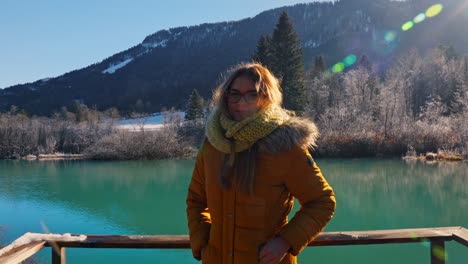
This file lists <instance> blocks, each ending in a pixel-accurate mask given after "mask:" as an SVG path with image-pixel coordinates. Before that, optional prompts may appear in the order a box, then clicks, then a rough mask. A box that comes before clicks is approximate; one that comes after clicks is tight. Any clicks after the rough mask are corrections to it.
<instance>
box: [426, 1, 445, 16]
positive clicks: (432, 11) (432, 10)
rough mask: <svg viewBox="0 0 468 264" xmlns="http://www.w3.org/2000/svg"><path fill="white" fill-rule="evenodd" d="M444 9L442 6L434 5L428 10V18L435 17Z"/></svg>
mask: <svg viewBox="0 0 468 264" xmlns="http://www.w3.org/2000/svg"><path fill="white" fill-rule="evenodd" d="M442 8H444V7H443V6H442V4H436V5H433V6H431V7H429V8H428V9H427V10H426V16H427V17H435V16H437V15H438V14H439V13H440V12H441V11H442Z"/></svg>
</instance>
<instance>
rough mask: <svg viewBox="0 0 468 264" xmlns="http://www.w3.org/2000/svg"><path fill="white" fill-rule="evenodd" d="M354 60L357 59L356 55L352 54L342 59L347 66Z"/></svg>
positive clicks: (354, 61)
mask: <svg viewBox="0 0 468 264" xmlns="http://www.w3.org/2000/svg"><path fill="white" fill-rule="evenodd" d="M356 61H357V57H356V55H354V54H350V55H348V56H347V57H346V58H345V59H344V60H343V62H344V65H345V66H346V67H349V66H351V65H353V64H354V63H356Z"/></svg>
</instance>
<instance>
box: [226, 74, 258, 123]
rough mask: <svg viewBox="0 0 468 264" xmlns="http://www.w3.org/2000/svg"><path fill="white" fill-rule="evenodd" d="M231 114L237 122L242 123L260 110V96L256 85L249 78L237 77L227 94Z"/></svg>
mask: <svg viewBox="0 0 468 264" xmlns="http://www.w3.org/2000/svg"><path fill="white" fill-rule="evenodd" d="M227 102H228V110H229V114H230V115H231V117H232V118H233V119H234V120H235V121H242V120H243V119H245V118H247V117H249V116H251V115H252V114H254V113H255V112H256V111H257V110H259V109H260V105H259V94H258V92H257V89H256V88H255V83H254V82H253V81H251V80H250V79H249V78H248V77H247V76H239V77H237V78H236V79H235V80H234V81H233V82H232V84H231V89H230V90H229V91H228V94H227Z"/></svg>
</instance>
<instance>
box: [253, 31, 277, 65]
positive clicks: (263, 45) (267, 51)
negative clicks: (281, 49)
mask: <svg viewBox="0 0 468 264" xmlns="http://www.w3.org/2000/svg"><path fill="white" fill-rule="evenodd" d="M252 60H253V61H256V62H258V63H261V64H262V65H263V66H265V67H267V68H271V67H272V65H273V50H272V46H271V36H269V35H262V36H261V37H260V39H259V40H258V43H257V50H256V52H255V54H254V55H253V57H252Z"/></svg>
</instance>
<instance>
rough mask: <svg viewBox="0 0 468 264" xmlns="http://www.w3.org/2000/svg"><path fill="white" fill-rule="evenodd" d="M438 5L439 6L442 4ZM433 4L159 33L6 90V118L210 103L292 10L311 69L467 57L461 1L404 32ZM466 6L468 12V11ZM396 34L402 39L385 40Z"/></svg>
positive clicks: (349, 7)
mask: <svg viewBox="0 0 468 264" xmlns="http://www.w3.org/2000/svg"><path fill="white" fill-rule="evenodd" d="M439 2H440V1H439ZM439 2H436V1H432V0H407V1H390V0H372V1H370V0H342V1H339V2H335V3H309V4H298V5H294V6H288V7H282V8H277V9H272V10H268V11H265V12H262V13H260V14H258V15H257V16H255V17H253V18H246V19H243V20H240V21H230V22H220V23H212V24H201V25H198V26H191V27H178V28H171V29H168V30H161V31H158V32H156V33H154V34H152V35H149V36H147V37H146V38H145V39H144V40H143V42H142V43H140V44H138V45H136V46H134V47H131V48H129V49H128V50H125V51H122V52H120V53H117V54H114V55H112V56H111V57H109V58H107V59H105V60H103V61H102V62H99V63H96V64H93V65H90V66H88V67H86V68H83V69H79V70H75V71H72V72H69V73H66V74H64V75H61V76H59V77H56V78H50V79H43V80H38V81H36V82H33V83H27V84H21V85H15V86H11V87H8V88H5V89H3V90H0V111H5V110H8V109H9V108H10V106H11V105H16V106H18V107H19V108H20V109H24V110H25V111H27V112H28V113H33V114H38V115H49V114H51V113H53V112H54V111H58V110H59V109H60V108H61V107H62V106H66V107H68V108H70V106H71V104H72V102H74V101H78V102H81V103H85V104H86V105H88V106H96V107H97V108H98V109H106V108H109V107H117V108H119V109H120V110H122V111H124V112H125V111H132V110H139V111H147V112H157V111H160V110H161V108H162V107H172V106H174V107H176V108H183V107H184V106H185V104H186V100H187V99H188V96H189V95H190V93H191V91H192V90H193V89H194V88H196V89H197V90H198V91H199V92H200V94H201V95H202V96H204V97H205V98H208V97H210V95H211V91H212V90H213V89H214V88H215V86H216V84H217V83H218V81H219V77H220V74H221V73H222V72H224V71H225V70H226V69H227V68H228V67H230V66H233V65H235V64H237V63H239V62H241V61H245V60H249V59H250V57H251V55H252V54H253V52H254V51H255V47H256V44H257V41H258V39H259V37H260V36H261V35H262V34H271V32H272V31H273V29H274V27H275V25H276V23H277V20H278V17H279V15H280V14H281V12H283V11H287V12H288V14H289V16H290V17H291V20H292V22H293V24H294V26H295V29H296V31H297V32H298V34H299V37H300V39H301V41H302V43H303V50H304V59H305V65H306V69H310V67H311V65H312V64H313V62H314V57H315V56H316V55H320V54H323V55H324V56H325V58H326V61H327V64H328V65H329V66H331V65H332V64H334V63H336V62H338V61H340V60H342V59H343V58H344V57H345V56H347V55H349V54H351V53H352V54H355V55H356V56H358V57H359V56H361V55H362V54H366V55H367V56H368V57H369V59H370V61H371V62H372V63H373V64H374V66H375V67H376V68H378V69H379V70H381V71H382V70H384V69H385V68H386V67H388V65H389V64H390V63H391V62H392V60H393V59H394V58H395V56H397V55H398V54H401V53H403V52H407V51H408V50H410V49H418V50H422V51H424V50H427V49H428V48H433V47H436V46H438V45H440V44H444V45H452V46H453V47H454V48H455V50H456V51H457V52H458V53H461V54H465V53H468V27H467V25H468V10H467V9H468V7H467V5H466V4H463V2H466V1H460V0H445V1H442V3H443V4H444V9H443V10H442V12H441V13H440V14H439V15H438V16H436V17H433V18H427V19H426V20H425V21H423V22H421V23H418V24H415V26H414V27H413V28H412V29H411V30H409V31H405V32H404V31H402V30H401V25H402V24H403V23H404V22H405V21H408V20H412V19H413V18H414V17H415V16H416V15H418V14H419V13H421V12H424V11H425V10H426V9H427V8H428V7H429V6H431V5H433V4H436V3H439ZM463 5H464V6H463ZM389 30H395V32H396V38H395V40H394V41H388V35H387V40H386V38H385V36H386V33H388V31H389Z"/></svg>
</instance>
